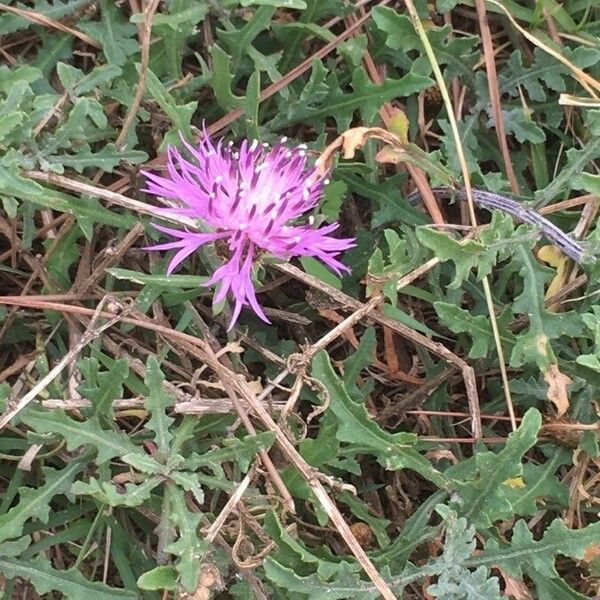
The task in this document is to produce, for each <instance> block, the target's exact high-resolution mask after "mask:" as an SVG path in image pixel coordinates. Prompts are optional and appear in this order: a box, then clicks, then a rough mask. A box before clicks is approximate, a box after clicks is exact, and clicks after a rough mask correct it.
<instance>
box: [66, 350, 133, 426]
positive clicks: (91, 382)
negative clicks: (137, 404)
mask: <svg viewBox="0 0 600 600" xmlns="http://www.w3.org/2000/svg"><path fill="white" fill-rule="evenodd" d="M79 370H80V371H81V373H82V374H83V376H84V377H85V382H84V383H82V384H81V385H80V386H79V388H78V391H79V393H80V394H81V395H82V396H83V397H84V398H87V399H88V400H90V401H91V403H92V415H102V416H105V417H106V416H111V415H112V414H113V410H112V403H113V400H116V399H118V398H122V397H123V384H124V383H125V380H126V379H127V377H128V375H129V366H128V364H127V361H126V360H123V359H118V360H115V361H114V363H113V364H112V365H111V367H110V368H109V369H108V370H107V371H100V363H99V362H98V360H97V359H96V358H83V359H82V360H81V361H80V362H79Z"/></svg>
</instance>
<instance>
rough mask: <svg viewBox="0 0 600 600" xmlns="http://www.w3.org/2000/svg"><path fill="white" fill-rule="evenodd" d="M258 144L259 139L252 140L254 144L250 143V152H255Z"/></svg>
mask: <svg viewBox="0 0 600 600" xmlns="http://www.w3.org/2000/svg"><path fill="white" fill-rule="evenodd" d="M257 146H258V140H252V144H250V152H254V150H256V147H257Z"/></svg>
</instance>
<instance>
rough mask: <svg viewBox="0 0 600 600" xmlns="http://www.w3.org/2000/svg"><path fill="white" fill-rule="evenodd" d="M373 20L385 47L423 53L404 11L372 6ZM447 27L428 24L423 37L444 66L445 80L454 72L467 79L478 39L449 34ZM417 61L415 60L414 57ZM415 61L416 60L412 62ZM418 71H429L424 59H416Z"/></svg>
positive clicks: (403, 51) (421, 45)
mask: <svg viewBox="0 0 600 600" xmlns="http://www.w3.org/2000/svg"><path fill="white" fill-rule="evenodd" d="M373 21H375V24H376V25H377V27H378V28H379V29H380V30H382V31H384V32H385V33H386V34H387V38H386V42H385V43H386V46H388V47H389V48H391V49H392V50H400V51H401V52H402V53H404V54H406V53H408V52H409V51H411V50H418V52H419V54H420V56H424V55H425V49H424V47H423V44H422V42H421V39H420V38H419V36H418V34H417V32H416V31H415V28H414V26H413V24H412V22H411V20H410V18H409V17H408V15H406V14H400V13H398V12H396V11H395V10H393V9H391V8H387V7H384V6H376V7H375V8H374V9H373ZM450 32H451V27H450V26H448V25H445V26H443V27H436V26H433V25H432V26H430V27H428V28H427V37H428V39H429V42H430V44H431V46H432V47H433V50H434V52H435V57H436V60H437V62H438V64H439V65H442V66H443V65H445V66H446V68H445V69H444V71H445V72H444V76H445V78H446V81H449V80H450V79H451V78H452V77H454V76H455V75H461V76H462V77H463V78H465V79H466V80H467V81H470V80H472V78H473V68H474V66H475V64H476V62H477V58H478V55H477V53H476V52H475V48H476V46H477V44H478V38H477V37H475V36H470V37H467V36H464V37H452V36H450ZM417 61H418V59H417ZM415 62H416V61H415ZM419 70H420V72H421V73H422V74H424V75H429V73H431V66H430V65H429V64H428V61H419Z"/></svg>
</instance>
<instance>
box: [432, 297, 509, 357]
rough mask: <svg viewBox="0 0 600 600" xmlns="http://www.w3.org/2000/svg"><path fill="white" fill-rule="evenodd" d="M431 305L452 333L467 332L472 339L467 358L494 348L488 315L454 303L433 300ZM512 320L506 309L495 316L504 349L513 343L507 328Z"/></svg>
mask: <svg viewBox="0 0 600 600" xmlns="http://www.w3.org/2000/svg"><path fill="white" fill-rule="evenodd" d="M433 307H434V308H435V312H436V313H437V315H438V317H439V318H440V321H441V322H442V323H443V324H444V325H445V326H446V327H448V329H450V331H452V332H454V333H467V334H468V335H469V336H470V337H471V339H472V340H473V344H472V345H471V347H470V349H469V358H485V357H487V356H488V354H489V353H490V349H492V348H494V333H493V331H492V325H491V323H490V319H489V317H487V316H485V315H477V316H474V315H472V314H470V313H469V312H468V311H466V310H464V309H462V308H460V307H459V306H457V305H456V304H449V303H447V302H434V303H433ZM510 320H512V315H511V313H510V311H508V310H506V311H504V312H503V313H502V315H500V316H499V317H498V318H497V322H498V328H499V330H500V339H501V340H502V345H503V347H504V350H505V351H506V350H507V348H511V347H512V346H513V344H514V343H515V336H514V335H513V334H512V333H511V332H510V331H509V330H508V322H509V321H510Z"/></svg>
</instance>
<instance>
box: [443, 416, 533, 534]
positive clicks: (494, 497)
mask: <svg viewBox="0 0 600 600" xmlns="http://www.w3.org/2000/svg"><path fill="white" fill-rule="evenodd" d="M541 424H542V417H541V415H540V413H539V411H537V410H536V409H534V408H531V409H529V410H528V411H527V412H526V413H525V416H524V417H523V420H522V421H521V425H520V427H519V428H518V429H517V430H516V431H514V432H513V433H511V434H510V435H509V437H508V440H507V441H506V445H505V446H504V448H503V449H502V450H500V452H498V454H495V453H493V452H489V451H486V452H477V453H476V454H475V456H474V457H473V458H471V459H469V460H468V461H467V462H464V461H463V463H460V464H459V465H458V466H457V467H451V468H450V469H448V470H447V471H446V475H447V476H448V477H449V478H450V479H451V480H453V481H454V486H455V489H456V494H457V496H456V500H455V502H454V503H453V506H454V507H455V508H456V510H457V511H458V512H459V514H461V515H463V516H465V517H466V518H467V519H469V520H470V521H471V522H473V523H474V524H475V525H477V526H478V527H484V528H486V527H491V526H492V524H493V523H494V522H496V521H500V520H502V519H506V518H509V517H511V516H512V515H514V514H515V512H516V509H515V507H514V506H513V505H512V504H511V502H510V498H511V496H510V495H507V494H506V493H505V490H506V489H507V488H506V486H505V482H506V481H507V480H510V479H515V478H518V477H522V475H523V465H522V463H521V461H522V459H523V456H524V454H525V453H526V452H527V451H528V450H529V449H530V448H531V447H532V446H533V445H534V444H535V443H536V441H537V434H538V432H539V430H540V427H541ZM466 467H471V469H472V471H471V473H470V474H469V475H468V477H467V479H466V480H462V481H461V480H460V479H457V478H456V476H455V473H456V472H457V471H461V470H462V471H463V472H464V470H465V468H466ZM517 502H518V500H517Z"/></svg>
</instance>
